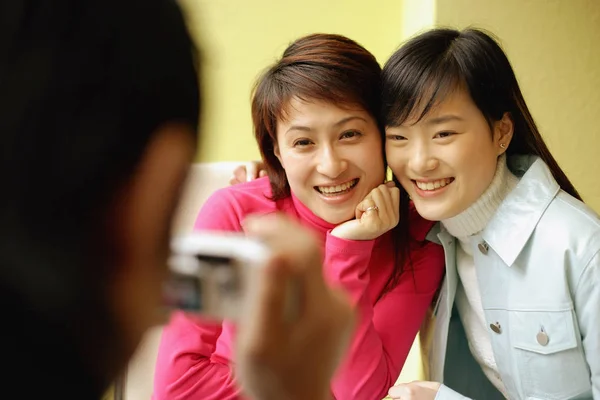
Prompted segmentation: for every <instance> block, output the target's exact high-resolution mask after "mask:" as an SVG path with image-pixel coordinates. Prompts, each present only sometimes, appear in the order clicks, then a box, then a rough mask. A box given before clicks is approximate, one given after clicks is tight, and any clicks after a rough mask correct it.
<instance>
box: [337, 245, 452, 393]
mask: <svg viewBox="0 0 600 400" xmlns="http://www.w3.org/2000/svg"><path fill="white" fill-rule="evenodd" d="M372 251H373V242H369V241H364V242H356V241H344V240H342V239H339V238H336V237H333V236H328V237H327V242H326V251H325V266H326V273H327V275H328V276H327V277H328V280H330V281H332V283H333V284H336V283H337V284H339V285H341V286H342V287H344V288H345V289H346V291H347V292H348V293H349V295H350V298H351V301H352V302H353V304H354V306H355V307H356V309H357V311H358V315H359V319H358V323H357V328H356V330H355V333H354V337H353V340H352V343H351V346H350V349H349V352H348V354H347V355H346V359H345V360H344V362H343V364H342V366H341V367H340V369H339V370H338V372H337V373H336V376H335V377H334V380H333V382H332V392H333V395H334V397H335V398H336V399H375V398H384V397H385V396H386V395H387V391H388V389H389V388H390V387H391V386H393V384H394V383H395V382H396V380H397V378H398V376H399V374H400V371H401V369H402V366H403V365H404V362H405V361H406V358H407V357H408V353H409V351H410V348H411V346H412V344H413V342H414V339H415V337H416V334H417V333H418V331H419V328H420V326H421V323H422V321H423V318H424V317H425V313H426V311H427V308H428V307H429V305H430V304H431V302H432V299H433V297H434V294H435V292H436V290H437V288H438V286H439V284H440V282H441V279H442V276H443V273H444V258H443V250H442V248H441V247H440V246H438V245H436V244H434V243H429V242H427V244H425V245H423V246H420V247H418V248H416V249H413V250H412V251H411V257H410V258H411V260H412V268H410V269H409V270H408V271H407V272H405V273H404V274H403V275H402V277H401V280H400V282H399V284H398V285H397V286H396V287H395V288H394V289H393V290H392V291H391V292H389V293H388V294H386V295H385V296H384V297H383V298H382V299H380V300H379V301H378V302H377V303H376V304H375V306H373V304H372V300H371V296H370V292H369V270H368V266H369V261H370V258H371V253H372Z"/></svg>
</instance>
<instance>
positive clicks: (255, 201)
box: [206, 178, 275, 213]
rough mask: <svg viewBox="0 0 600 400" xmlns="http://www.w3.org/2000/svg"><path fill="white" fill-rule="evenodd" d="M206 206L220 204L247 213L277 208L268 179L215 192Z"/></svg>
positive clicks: (260, 179)
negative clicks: (272, 198)
mask: <svg viewBox="0 0 600 400" xmlns="http://www.w3.org/2000/svg"><path fill="white" fill-rule="evenodd" d="M206 204H215V205H217V204H219V205H223V206H227V207H230V208H231V207H233V208H235V209H238V210H245V211H246V212H248V213H250V212H260V211H266V210H268V209H272V208H274V207H275V201H273V200H271V185H270V184H269V179H268V178H259V179H256V180H254V181H251V182H245V183H240V184H237V185H232V186H227V187H224V188H221V189H219V190H217V191H215V192H214V193H213V194H212V195H211V196H210V197H209V198H208V200H207V201H206Z"/></svg>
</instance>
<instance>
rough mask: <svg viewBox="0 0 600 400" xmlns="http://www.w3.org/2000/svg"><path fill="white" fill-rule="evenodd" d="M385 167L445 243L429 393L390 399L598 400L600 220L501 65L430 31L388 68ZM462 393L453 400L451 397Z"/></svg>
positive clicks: (404, 392) (424, 387)
mask: <svg viewBox="0 0 600 400" xmlns="http://www.w3.org/2000/svg"><path fill="white" fill-rule="evenodd" d="M383 74H384V78H383V79H384V93H383V104H384V110H383V113H384V116H385V119H386V120H385V122H386V134H387V139H386V140H387V142H386V152H387V160H388V162H389V165H390V167H391V169H392V170H393V172H394V175H395V177H396V178H397V180H398V181H399V183H401V184H402V186H403V187H404V189H405V192H404V196H405V198H404V201H403V202H402V204H403V205H404V206H408V203H409V201H408V197H410V198H411V199H412V201H413V202H414V204H415V206H416V208H417V210H418V212H419V213H420V214H421V215H422V216H423V217H425V218H426V219H430V220H435V221H440V222H441V223H440V224H439V225H438V227H437V229H436V230H435V231H434V232H430V235H429V237H430V238H431V240H434V241H437V242H439V243H440V244H441V245H443V246H444V249H445V255H446V279H445V281H444V283H443V286H442V288H441V291H440V294H439V298H438V301H437V303H436V305H435V308H434V310H433V316H432V319H431V320H430V321H428V322H429V325H430V328H431V330H430V339H431V340H430V341H429V342H428V347H429V352H428V353H429V354H428V356H426V357H427V358H428V360H427V361H428V368H427V369H428V371H427V374H428V378H427V379H428V380H429V381H428V382H413V383H409V384H405V385H399V386H395V387H393V388H391V389H390V395H391V396H392V398H394V399H403V400H406V399H434V398H435V399H463V398H466V397H467V396H468V397H469V398H477V399H486V400H487V399H494V398H503V397H506V398H510V399H574V398H586V399H591V398H596V399H600V219H599V218H598V215H597V214H596V213H595V212H594V211H592V210H591V209H590V208H589V207H587V206H586V205H585V204H584V203H583V202H582V201H581V198H580V196H579V194H578V193H577V191H576V190H575V188H574V187H573V185H572V184H571V182H570V181H569V180H568V178H567V177H566V175H565V173H564V172H563V171H562V170H561V169H560V167H559V166H558V164H557V162H556V160H555V159H554V157H553V156H552V155H551V154H550V151H549V150H548V148H547V147H546V145H545V143H544V141H543V139H542V137H541V135H540V133H539V131H538V129H537V127H536V125H535V123H534V120H533V118H532V116H531V114H530V112H529V110H528V108H527V105H526V104H525V100H524V99H523V96H522V94H521V90H520V89H519V86H518V83H517V80H516V78H515V75H514V72H513V70H512V68H511V65H510V63H509V61H508V59H507V58H506V55H505V54H504V52H503V51H502V49H501V48H500V46H499V45H498V44H497V43H496V41H495V40H494V39H492V38H491V37H490V36H489V35H487V34H485V33H483V32H481V31H478V30H472V29H470V30H465V31H456V30H450V29H436V30H432V31H428V32H426V33H423V34H421V35H419V36H417V37H415V38H413V39H412V40H410V41H409V42H407V43H406V44H405V45H404V46H403V47H402V48H400V49H399V50H398V51H397V52H396V53H395V54H394V55H393V56H392V57H391V58H390V60H389V61H388V62H387V63H386V65H385V67H384V72H383ZM459 393H460V394H459Z"/></svg>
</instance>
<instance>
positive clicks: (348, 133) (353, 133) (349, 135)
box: [340, 131, 362, 139]
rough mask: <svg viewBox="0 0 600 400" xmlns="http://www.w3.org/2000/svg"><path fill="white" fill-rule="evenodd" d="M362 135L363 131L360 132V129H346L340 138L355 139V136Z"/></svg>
mask: <svg viewBox="0 0 600 400" xmlns="http://www.w3.org/2000/svg"><path fill="white" fill-rule="evenodd" d="M360 136H362V133H360V132H358V131H346V132H344V133H342V136H341V138H340V139H354V138H358V137H360Z"/></svg>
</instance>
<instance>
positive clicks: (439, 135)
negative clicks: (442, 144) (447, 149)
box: [434, 131, 454, 139]
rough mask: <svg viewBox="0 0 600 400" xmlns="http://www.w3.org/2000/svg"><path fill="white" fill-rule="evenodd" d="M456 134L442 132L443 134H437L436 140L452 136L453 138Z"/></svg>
mask: <svg viewBox="0 0 600 400" xmlns="http://www.w3.org/2000/svg"><path fill="white" fill-rule="evenodd" d="M453 134H454V132H450V131H442V132H438V133H436V134H435V136H434V138H436V137H437V138H439V139H446V138H448V137H450V136H452V135H453ZM441 135H445V136H441Z"/></svg>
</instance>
